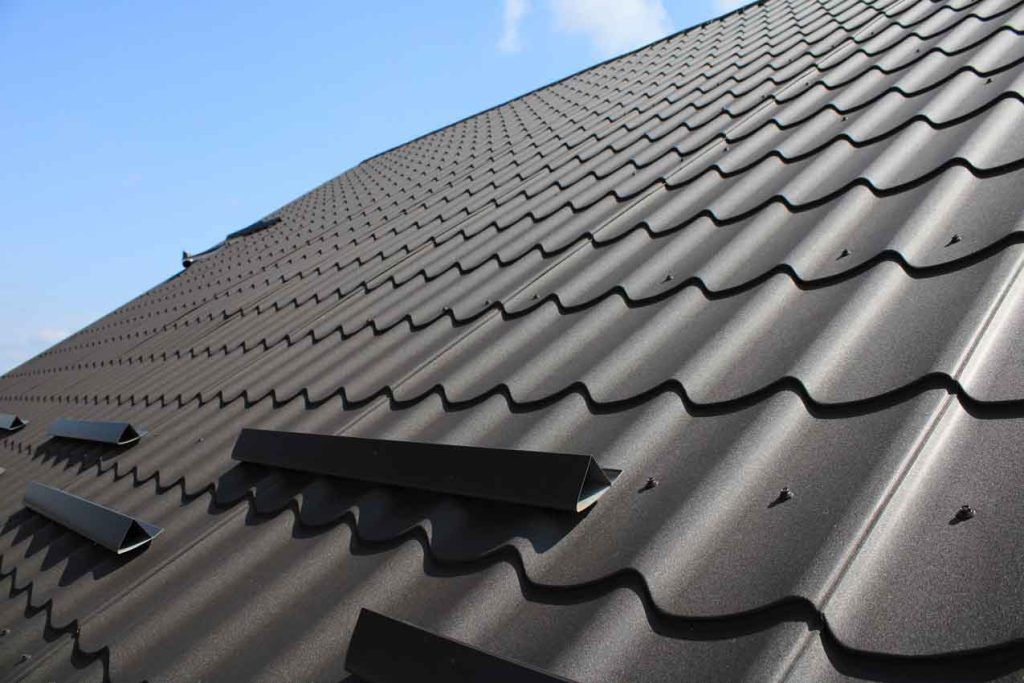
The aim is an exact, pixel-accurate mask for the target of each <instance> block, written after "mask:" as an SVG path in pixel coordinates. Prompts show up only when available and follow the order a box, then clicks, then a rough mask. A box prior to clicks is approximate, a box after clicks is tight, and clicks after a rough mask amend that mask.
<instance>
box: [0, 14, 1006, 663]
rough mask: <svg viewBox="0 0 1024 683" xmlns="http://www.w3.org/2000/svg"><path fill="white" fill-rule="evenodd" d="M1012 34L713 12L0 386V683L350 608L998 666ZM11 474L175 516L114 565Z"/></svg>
mask: <svg viewBox="0 0 1024 683" xmlns="http://www.w3.org/2000/svg"><path fill="white" fill-rule="evenodd" d="M1022 31H1024V5H1022V3H1021V2H1020V1H1019V0H1018V1H1011V0H983V1H981V2H975V1H970V0H947V1H942V2H938V1H932V0H875V1H868V0H821V1H818V2H812V1H811V0H765V1H763V2H760V3H757V4H755V5H750V6H747V7H745V8H743V9H742V10H740V11H737V12H734V13H732V14H730V15H728V16H726V17H724V18H722V19H720V20H716V21H713V22H709V23H707V24H704V25H701V26H699V27H695V28H693V29H690V30H688V31H685V32H682V33H680V34H677V35H674V36H671V37H669V38H666V39H665V40H662V41H659V42H657V43H655V44H653V45H651V46H649V47H647V48H644V49H642V50H639V51H636V52H634V53H631V54H628V55H625V56H623V57H620V58H618V59H615V60H611V61H609V62H606V63H604V64H600V65H598V66H596V67H594V68H592V69H589V70H587V71H584V72H581V73H579V74H576V75H574V76H571V77H569V78H568V79H565V80H563V81H560V82H558V83H555V84H552V85H550V86H548V87H546V88H542V89H540V90H538V91H535V92H533V93H530V94H527V95H525V96H523V97H520V98H518V99H515V100H512V101H510V102H508V103H506V104H504V105H501V106H499V107H496V108H494V109H491V110H488V111H486V112H483V113H481V114H479V115H477V116H474V117H471V118H468V119H465V120H463V121H460V122H458V123H456V124H453V125H452V126H450V127H447V128H445V129H442V130H440V131H437V132H435V133H432V134H430V135H427V136H424V137H422V138H419V139H417V140H414V141H412V142H410V143H408V144H406V145H403V146H401V147H398V148H395V149H393V150H390V151H388V152H386V153H384V154H381V155H379V156H377V157H374V158H372V159H369V160H367V161H365V162H364V163H362V164H360V165H359V166H357V167H355V168H353V169H351V170H349V171H348V172H346V173H344V174H342V175H341V176H338V177H337V178H335V179H333V180H331V181H329V182H327V183H325V184H323V185H321V186H320V187H318V188H316V189H314V190H313V191H312V192H310V193H309V194H307V195H305V196H303V197H300V198H299V199H297V200H296V201H294V202H292V203H291V204H289V205H287V206H285V207H283V208H281V209H280V210H279V211H277V212H275V213H274V214H272V215H270V216H267V217H266V218H265V219H264V220H262V221H260V222H259V223H258V228H259V229H253V230H243V231H239V232H237V233H233V234H232V235H231V236H230V237H229V238H228V239H227V240H226V241H225V242H224V243H223V244H221V245H218V246H217V247H215V248H213V249H211V250H208V251H206V252H203V253H201V254H196V255H194V256H193V262H192V265H191V266H190V267H189V268H188V269H187V270H185V271H183V272H182V273H181V274H179V275H178V276H176V277H174V278H171V279H170V280H168V281H167V282H165V283H163V284H161V285H160V286H158V287H156V288H154V289H152V290H150V291H149V292H146V293H145V294H143V295H142V296H140V297H138V298H137V299H135V300H134V301H132V302H130V303H128V304H126V305H125V306H122V307H121V308H119V309H118V310H116V311H114V312H113V313H111V314H110V315H108V316H106V317H104V318H102V319H101V320H99V321H97V322H96V323H95V324H93V325H91V326H89V327H88V328H86V329H84V330H82V331H81V332H79V333H77V334H75V335H73V336H72V337H71V338H69V339H67V340H65V341H64V342H62V343H61V344H58V345H57V346H56V347H54V348H53V349H51V350H49V351H47V352H46V353H43V354H41V355H40V356H38V357H37V358H35V359H33V360H32V361H29V362H28V363H26V364H25V365H23V366H21V367H19V368H17V369H15V370H13V371H11V372H9V373H7V374H6V375H4V376H3V377H2V378H0V412H3V413H4V414H8V415H18V416H20V417H21V418H23V419H26V420H28V421H29V424H28V426H26V427H25V428H23V429H22V430H20V431H18V432H11V433H7V432H2V433H0V466H2V467H3V468H5V471H3V473H2V476H0V515H2V516H3V519H4V520H5V522H4V526H3V528H2V530H0V581H2V582H3V585H4V589H3V591H4V594H5V599H4V600H2V601H0V628H2V629H6V630H2V631H0V633H3V634H4V635H2V636H0V676H3V675H8V676H10V677H11V678H12V679H21V678H24V679H28V680H67V679H82V680H103V679H107V680H139V679H146V680H198V679H204V680H226V679H234V680H256V679H261V680H342V679H345V678H346V674H345V672H344V661H345V654H346V649H347V647H348V642H349V637H350V635H351V632H352V629H353V627H354V624H355V620H356V618H357V617H358V614H359V611H360V609H361V608H363V607H366V608H369V609H372V610H374V611H377V612H381V613H383V614H387V615H390V616H393V617H395V618H398V619H401V620H404V621H407V622H409V623H412V624H415V625H417V626H419V627H421V628H425V629H428V630H430V631H432V632H434V633H437V634H440V635H443V636H446V637H448V638H452V639H456V640H459V641H462V642H465V643H468V644H471V645H473V646H475V647H479V648H481V649H483V650H486V651H489V652H492V653H494V654H497V655H499V656H503V657H508V658H512V659H515V660H517V661H520V662H524V663H526V664H528V665H529V666H531V667H536V668H538V669H543V670H546V671H550V672H552V673H554V674H557V675H561V676H565V677H568V678H571V679H573V680H579V681H606V680H651V681H659V680H660V681H676V680H755V681H764V680H771V681H805V680H814V681H839V680H911V681H913V680H926V681H933V680H943V679H948V680H958V681H960V680H992V679H997V678H1007V679H1012V678H1017V677H1018V676H1019V675H1020V672H1021V670H1024V642H1022V638H1024V610H1022V609H1021V608H1022V606H1024V584H1022V583H1021V581H1020V576H1021V574H1022V571H1024V565H1022V562H1024V560H1022V558H1024V554H1022V553H1021V548H1024V507H1022V506H1021V504H1020V493H1019V492H1020V491H1021V489H1022V487H1024V464H1022V463H1024V460H1022V459H1021V457H1020V444H1021V443H1022V442H1024V369H1022V368H1024V351H1022V350H1021V349H1022V348H1024V347H1022V346H1021V343H1020V341H1019V340H1020V339H1021V338H1022V336H1024V335H1022V333H1024V329H1022V328H1024V279H1022V278H1021V277H1020V272H1021V269H1022V267H1024V247H1022V244H1024V232H1022V230H1021V226H1022V218H1024V193H1022V192H1021V187H1022V175H1021V174H1022V173H1024V96H1022V92H1024V85H1022V84H1024V81H1022V78H1024V39H1022ZM59 417H69V418H72V419H77V420H106V421H115V422H130V423H131V424H132V425H135V426H138V427H139V428H144V429H147V430H149V433H148V434H147V435H146V436H144V437H143V438H142V440H141V442H140V443H138V445H136V446H134V447H132V448H128V449H125V448H118V447H114V446H105V445H98V444H90V443H81V442H70V441H66V440H61V439H55V438H50V437H48V436H47V433H46V429H47V426H48V425H49V424H51V423H52V422H53V421H54V420H56V419H57V418H59ZM244 427H256V428H260V429H279V430H290V431H298V432H313V433H324V434H344V435H350V436H359V437H366V438H376V439H395V440H407V441H418V442H427V443H441V444H456V445H466V446H478V447H488V448H506V449H522V450H532V451H539V452H554V453H561V452H566V453H583V454H592V455H593V456H594V457H595V458H596V460H597V462H598V463H599V464H600V465H601V466H602V467H608V468H616V469H621V470H622V471H623V472H622V475H621V476H620V477H619V478H618V479H617V480H616V481H615V482H614V484H613V485H612V487H611V489H610V490H609V491H608V492H607V493H606V494H605V495H604V497H603V498H602V499H601V500H600V501H599V502H598V503H597V504H596V505H595V506H594V507H593V508H591V509H590V510H589V511H587V512H586V513H584V514H582V515H575V514H571V513H562V512H557V511H551V510H546V509H540V508H531V507H525V506H519V505H513V504H506V503H497V502H488V501H482V500H472V499H463V498H459V497H456V496H449V495H442V494H436V493H426V492H416V491H411V490H402V489H397V488H389V487H385V486H379V485H373V484H366V483H359V482H354V481H349V480H344V479H337V478H329V477H323V476H316V475H313V474H305V473H298V472H288V471H283V470H275V469H273V468H267V467H262V466H259V465H253V464H247V463H239V462H237V461H234V460H232V459H231V451H232V446H233V444H234V442H235V439H236V438H237V436H238V434H239V432H240V431H241V429H242V428H244ZM651 479H653V480H654V481H653V482H649V480H651ZM32 480H37V481H40V482H43V483H45V484H48V485H51V486H55V487H59V488H63V489H66V490H68V491H69V492H71V493H74V494H75V495H77V496H81V497H83V498H87V499H89V500H92V501H94V502H97V503H99V504H101V505H105V506H108V507H111V508H114V509H117V510H119V511H121V512H123V513H125V514H128V515H132V516H137V517H139V518H141V519H145V520H147V522H150V523H152V524H154V525H156V526H158V527H162V528H163V529H164V530H165V531H164V533H163V534H162V535H161V536H160V537H159V538H157V539H155V540H154V541H153V542H152V544H151V545H150V546H148V547H147V548H146V549H145V550H144V551H142V552H140V553H137V554H134V555H131V556H127V557H125V556H116V555H113V554H111V553H109V552H107V551H105V550H103V549H100V548H98V547H95V546H92V545H91V544H89V543H88V542H87V541H84V540H83V539H82V538H80V537H78V536H76V535H75V534H74V533H72V532H70V531H67V530H65V529H63V528H62V527H59V526H56V525H54V524H53V523H51V522H48V521H47V520H46V519H45V518H43V517H41V516H39V515H37V514H35V513H32V512H30V511H28V510H25V509H24V508H23V506H22V504H21V497H22V495H23V492H24V490H25V487H26V485H27V483H28V482H29V481H32ZM782 489H788V490H789V492H790V493H791V497H789V498H788V499H787V498H786V497H784V496H783V497H780V491H781V490H782ZM963 505H969V506H971V511H972V512H973V513H974V514H973V516H969V515H958V510H960V508H961V506H963Z"/></svg>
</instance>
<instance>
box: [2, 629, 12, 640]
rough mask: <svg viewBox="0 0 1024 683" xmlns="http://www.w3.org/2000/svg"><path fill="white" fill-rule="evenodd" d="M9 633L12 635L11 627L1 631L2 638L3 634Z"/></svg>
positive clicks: (7, 634)
mask: <svg viewBox="0 0 1024 683" xmlns="http://www.w3.org/2000/svg"><path fill="white" fill-rule="evenodd" d="M9 635H11V629H9V628H5V629H3V630H2V631H0V638H2V637H3V636H9Z"/></svg>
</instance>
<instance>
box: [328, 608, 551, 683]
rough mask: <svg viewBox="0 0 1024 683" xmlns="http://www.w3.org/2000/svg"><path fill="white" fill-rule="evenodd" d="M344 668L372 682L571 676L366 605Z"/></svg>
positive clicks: (535, 682) (544, 680) (546, 680)
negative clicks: (396, 617)
mask: <svg viewBox="0 0 1024 683" xmlns="http://www.w3.org/2000/svg"><path fill="white" fill-rule="evenodd" d="M345 670H346V671H348V672H349V673H351V674H353V675H355V676H358V677H359V678H360V679H362V680H365V681H367V683H398V682H399V681H401V682H402V683H404V682H405V681H421V682H422V683H432V682H434V681H436V682H438V683H442V682H443V683H450V682H456V683H461V682H469V681H473V682H477V681H479V682H480V683H483V682H484V681H516V682H517V683H552V682H553V681H563V682H564V681H568V680H569V679H567V678H562V677H561V676H555V675H554V674H549V673H545V672H543V671H539V670H537V669H534V668H532V667H529V666H526V665H525V664H520V663H518V662H514V661H512V660H509V659H504V658H502V657H498V656H497V655H493V654H490V653H488V652H484V651H483V650H479V649H477V648H475V647H473V646H471V645H467V644H466V643H463V642H460V641H458V640H455V639H453V638H446V637H444V636H439V635H437V634H435V633H431V632H430V631H425V630H423V629H421V628H418V627H416V626H413V625H412V624H409V623H406V622H404V621H400V620H398V619H392V618H391V617H387V616H384V615H383V614H379V613H377V612H374V611H373V610H368V609H366V608H363V609H362V610H360V612H359V619H358V621H356V628H355V631H354V632H353V633H352V639H351V640H350V641H349V646H348V655H347V656H346V657H345Z"/></svg>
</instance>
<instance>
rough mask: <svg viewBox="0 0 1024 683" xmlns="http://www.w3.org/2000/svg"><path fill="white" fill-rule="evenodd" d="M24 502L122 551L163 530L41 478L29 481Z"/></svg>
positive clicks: (150, 538) (96, 541) (89, 536)
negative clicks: (51, 484) (58, 487)
mask: <svg viewBox="0 0 1024 683" xmlns="http://www.w3.org/2000/svg"><path fill="white" fill-rule="evenodd" d="M24 503H25V507H27V508H29V509H30V510H33V511H35V512H38V513H39V514H41V515H43V516H44V517H48V518H50V519H52V520H53V521H54V522H57V523H58V524H60V525H61V526H65V527H67V528H68V529H71V530H72V531H74V532H76V533H78V534H80V535H82V536H84V537H86V538H88V539H89V540H90V541H92V542H93V543H97V544H99V545H101V546H103V547H104V548H106V549H107V550H112V551H113V552H115V553H117V554H118V555H122V554H124V553H127V552H129V551H131V550H135V549H136V548H141V547H142V546H144V545H146V544H147V543H149V542H150V541H152V540H153V539H154V538H156V537H157V536H158V535H159V534H160V532H162V531H163V529H161V528H160V527H158V526H154V525H152V524H149V523H147V522H143V521H141V520H138V519H135V518H134V517H130V516H129V515H126V514H124V513H121V512H118V511H117V510H111V509H110V508H108V507H104V506H102V505H100V504H99V503H94V502H92V501H91V500H86V499H85V498H80V497H78V496H76V495H74V494H72V493H68V492H67V491H62V490H60V489H56V488H53V487H52V486H47V485H46V484H40V483H39V482H37V481H32V482H29V485H28V488H27V489H26V490H25V499H24Z"/></svg>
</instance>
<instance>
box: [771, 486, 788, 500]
mask: <svg viewBox="0 0 1024 683" xmlns="http://www.w3.org/2000/svg"><path fill="white" fill-rule="evenodd" d="M792 497H793V492H792V491H790V490H789V487H788V486H786V487H783V489H782V490H781V491H779V495H778V496H777V497H776V498H775V501H774V502H773V503H772V505H778V504H779V503H785V502H786V501H787V500H790V499H791V498H792Z"/></svg>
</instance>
